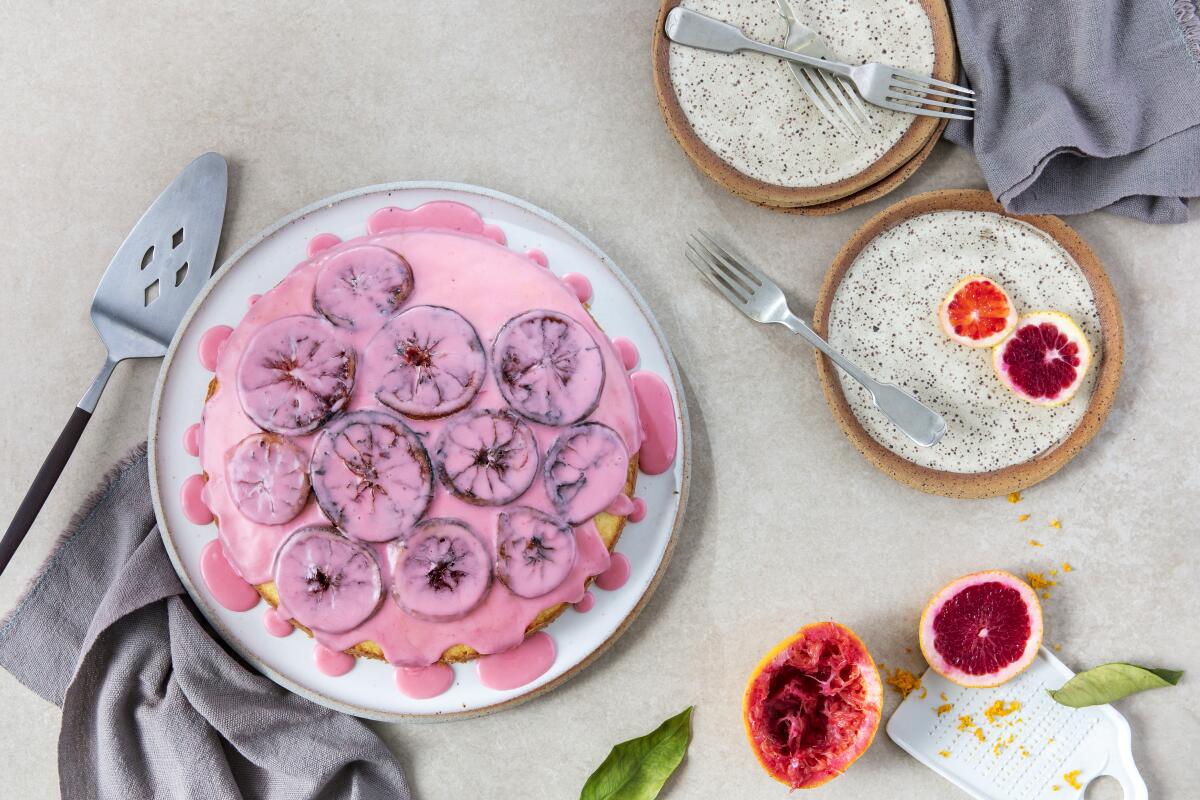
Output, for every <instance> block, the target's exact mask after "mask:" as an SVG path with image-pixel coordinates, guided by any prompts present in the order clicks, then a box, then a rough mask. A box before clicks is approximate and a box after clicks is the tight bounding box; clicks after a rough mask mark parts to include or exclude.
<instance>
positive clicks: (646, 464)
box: [629, 371, 675, 475]
mask: <svg viewBox="0 0 1200 800" xmlns="http://www.w3.org/2000/svg"><path fill="white" fill-rule="evenodd" d="M629 380H630V382H632V383H633V394H634V397H636V398H637V406H638V417H639V418H640V419H641V421H642V430H643V431H644V433H645V439H643V441H642V449H641V451H640V455H639V456H638V469H640V470H641V471H642V472H644V473H646V474H647V475H661V474H662V473H664V472H666V471H667V470H669V469H670V468H671V465H672V464H673V463H675V402H674V401H673V400H672V399H671V390H670V389H668V388H667V384H666V382H664V381H663V379H662V378H660V377H658V376H657V375H655V374H654V373H653V372H645V371H639V372H635V373H633V374H632V375H630V376H629Z"/></svg>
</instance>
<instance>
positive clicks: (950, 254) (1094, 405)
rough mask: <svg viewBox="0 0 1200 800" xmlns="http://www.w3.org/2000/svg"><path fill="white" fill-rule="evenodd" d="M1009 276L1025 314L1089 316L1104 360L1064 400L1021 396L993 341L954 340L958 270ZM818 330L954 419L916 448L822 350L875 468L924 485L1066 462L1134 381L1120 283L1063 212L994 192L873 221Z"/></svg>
mask: <svg viewBox="0 0 1200 800" xmlns="http://www.w3.org/2000/svg"><path fill="white" fill-rule="evenodd" d="M976 273H978V274H983V275H986V276H988V277H990V278H992V279H993V280H996V281H997V282H999V283H1000V284H1001V285H1002V286H1003V287H1004V288H1005V290H1006V291H1007V292H1008V294H1009V296H1010V297H1011V298H1012V301H1013V303H1014V305H1015V306H1016V309H1017V311H1018V312H1019V313H1021V314H1026V313H1029V312H1032V311H1040V310H1056V311H1062V312H1065V313H1067V314H1069V315H1070V316H1071V317H1073V318H1074V319H1075V321H1076V322H1078V323H1079V326H1080V328H1081V329H1082V330H1083V332H1084V335H1085V336H1086V338H1087V340H1088V343H1089V345H1090V346H1091V349H1092V353H1093V363H1092V366H1091V368H1090V369H1089V371H1088V373H1087V376H1086V378H1085V380H1084V383H1083V386H1082V387H1081V388H1080V390H1079V392H1078V393H1077V394H1076V395H1075V397H1074V398H1073V399H1072V400H1071V401H1070V402H1068V403H1066V404H1065V405H1062V406H1059V407H1057V408H1045V407H1042V406H1035V405H1033V404H1030V403H1027V402H1025V401H1024V400H1021V399H1020V398H1018V397H1017V396H1016V395H1015V394H1013V393H1012V392H1010V391H1009V390H1008V389H1007V388H1006V387H1005V386H1004V385H1003V384H1002V383H1001V382H1000V380H999V379H998V378H997V377H996V375H995V372H994V370H993V367H992V351H991V350H990V349H987V348H984V349H972V348H968V347H963V346H962V345H958V344H955V343H954V342H952V341H951V340H950V339H949V338H948V337H946V335H945V334H944V333H942V330H941V327H940V325H939V323H938V319H937V309H938V305H939V303H940V302H941V301H942V298H943V297H944V296H945V294H946V292H948V291H949V290H950V289H951V288H952V287H953V286H954V285H955V284H956V283H958V281H959V280H960V279H961V278H963V277H965V276H966V275H970V274H976ZM814 327H815V328H816V330H817V331H818V332H819V333H821V334H822V335H824V336H826V337H827V338H828V339H829V341H830V343H831V344H832V345H833V346H834V347H836V348H838V349H839V350H840V351H842V352H843V353H845V354H846V355H847V356H848V357H849V358H850V359H852V360H853V361H856V362H857V363H858V364H859V365H860V366H862V367H863V369H865V370H866V371H867V372H869V373H871V374H872V375H874V376H875V377H876V378H878V379H880V380H883V381H887V382H892V383H896V384H898V385H900V386H903V387H905V388H907V389H908V390H910V391H912V392H913V393H914V394H915V395H917V396H918V397H919V398H920V399H921V400H922V401H924V402H926V403H928V404H929V405H930V406H932V407H933V408H934V409H936V410H937V411H939V412H940V413H941V414H942V415H943V416H944V417H946V420H947V422H948V423H949V431H948V432H947V434H946V436H945V437H944V438H943V439H942V441H941V442H939V443H938V444H936V445H934V446H933V447H928V448H920V447H917V446H915V445H913V444H912V443H911V442H910V441H909V440H908V439H907V438H906V437H905V436H904V435H903V434H901V433H899V432H898V431H897V429H896V428H895V426H893V425H892V424H891V423H890V422H888V421H887V420H886V419H885V418H884V417H883V416H882V415H881V414H880V413H879V412H878V411H877V410H876V409H874V407H873V406H872V405H871V402H870V397H869V395H868V394H867V393H866V391H865V390H864V389H862V387H861V386H859V385H858V384H857V383H855V382H854V381H853V380H852V379H850V378H848V377H846V376H844V375H842V374H841V373H840V371H838V370H837V369H836V367H834V366H833V364H832V363H831V362H829V361H828V360H827V359H825V358H824V357H822V356H818V360H817V368H818V371H819V372H820V376H821V382H822V384H823V386H824V389H825V397H826V399H827V400H828V401H829V404H830V407H831V408H832V409H833V413H834V416H835V417H836V418H837V421H838V423H839V424H840V425H841V427H842V429H843V430H844V431H845V432H846V435H847V436H849V437H850V439H851V441H852V442H854V444H855V446H856V447H857V448H858V449H859V450H860V451H861V452H862V453H863V454H864V455H865V456H866V457H867V458H868V460H870V461H871V463H873V464H874V465H875V466H877V467H879V468H880V469H881V470H883V471H884V472H886V473H888V474H889V475H891V476H892V477H894V478H896V479H897V480H899V481H901V482H903V483H906V484H908V485H910V486H913V487H915V488H917V489H921V490H922V491H926V492H931V493H934V494H943V495H947V496H951V497H991V496H995V495H999V494H1006V493H1008V492H1012V491H1016V490H1019V489H1022V488H1025V487H1027V486H1030V485H1032V484H1034V483H1037V482H1038V481H1041V480H1044V479H1045V478H1047V477H1049V476H1050V475H1052V474H1054V473H1055V472H1056V471H1058V470H1059V469H1060V468H1061V467H1062V466H1063V465H1064V464H1065V463H1066V462H1067V461H1069V460H1070V459H1071V458H1072V457H1074V456H1075V454H1076V453H1078V452H1079V451H1080V450H1081V449H1082V448H1083V446H1084V445H1085V444H1087V443H1088V442H1089V441H1090V440H1091V438H1092V437H1093V436H1095V434H1096V432H1097V431H1098V430H1099V429H1100V426H1101V425H1102V424H1103V423H1104V419H1105V417H1107V415H1108V411H1109V408H1110V407H1111V406H1112V401H1113V398H1114V396H1115V394H1116V391H1117V384H1118V383H1119V381H1120V375H1121V363H1122V360H1123V352H1124V351H1123V339H1122V337H1123V334H1122V325H1121V314H1120V309H1119V307H1118V305H1117V299H1116V296H1115V294H1114V293H1113V289H1112V285H1111V284H1110V283H1109V280H1108V276H1107V275H1106V274H1105V272H1104V268H1103V267H1102V266H1101V264H1100V261H1099V260H1098V259H1097V258H1096V255H1095V254H1094V253H1093V252H1092V250H1091V249H1090V248H1089V247H1088V246H1087V244H1085V243H1084V241H1083V240H1082V239H1080V238H1079V236H1078V235H1077V234H1076V233H1075V232H1074V231H1072V230H1071V229H1070V228H1069V227H1068V226H1067V225H1066V224H1065V223H1064V222H1063V221H1062V220H1060V219H1058V218H1057V217H1052V216H1036V217H1018V216H1014V215H1011V214H1008V213H1006V212H1005V211H1004V210H1003V208H1001V207H1000V206H999V205H998V204H997V203H996V202H995V201H994V200H992V198H991V196H990V195H989V194H988V193H987V192H981V191H974V190H956V191H941V192H929V193H926V194H921V195H917V196H915V197H912V198H909V199H908V200H905V201H903V202H900V203H897V204H895V205H893V206H892V207H891V208H888V209H887V210H885V211H884V212H882V213H881V214H879V215H877V216H875V217H874V218H873V219H871V220H869V221H868V222H867V223H866V224H865V225H863V227H861V228H860V229H859V230H858V231H857V232H856V233H855V234H854V236H853V238H851V240H850V241H849V242H848V243H847V244H846V245H845V246H844V247H843V248H842V250H841V252H840V253H838V256H837V258H836V259H835V260H834V263H833V265H832V266H831V267H830V269H829V272H828V274H827V275H826V277H825V283H824V285H823V286H822V288H821V294H820V298H819V299H818V302H817V307H816V312H815V315H814Z"/></svg>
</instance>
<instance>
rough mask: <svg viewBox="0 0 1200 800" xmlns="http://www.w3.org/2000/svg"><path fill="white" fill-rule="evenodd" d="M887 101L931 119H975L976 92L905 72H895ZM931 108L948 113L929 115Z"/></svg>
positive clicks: (889, 85) (893, 72) (936, 112)
mask: <svg viewBox="0 0 1200 800" xmlns="http://www.w3.org/2000/svg"><path fill="white" fill-rule="evenodd" d="M933 98H938V99H933ZM886 99H887V100H889V101H891V102H892V103H895V104H896V105H899V106H903V107H904V108H902V109H900V110H913V111H916V110H917V109H921V113H924V114H927V115H929V116H935V117H947V118H950V119H966V120H969V119H973V118H974V115H975V92H974V91H972V90H971V89H968V88H966V87H964V86H957V85H955V84H953V83H947V82H946V81H940V80H938V79H936V78H931V77H929V76H926V75H918V74H916V73H914V72H907V71H905V70H893V71H892V74H891V80H890V81H888V92H887V95H886ZM947 100H950V101H953V102H946V101H947ZM960 104H961V105H960ZM929 106H932V107H933V108H936V109H945V111H930V110H928V107H929ZM954 112H958V113H954Z"/></svg>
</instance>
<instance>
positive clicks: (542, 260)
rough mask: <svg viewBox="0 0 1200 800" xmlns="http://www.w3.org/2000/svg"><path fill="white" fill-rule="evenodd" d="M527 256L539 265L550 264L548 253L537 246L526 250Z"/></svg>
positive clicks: (545, 265) (546, 265)
mask: <svg viewBox="0 0 1200 800" xmlns="http://www.w3.org/2000/svg"><path fill="white" fill-rule="evenodd" d="M525 257H526V258H528V259H529V260H530V261H532V262H533V263H535V264H537V265H538V266H539V267H548V266H550V259H549V258H547V257H546V253H545V252H544V251H542V250H539V249H538V248H536V247H531V248H529V249H528V250H526V251H525Z"/></svg>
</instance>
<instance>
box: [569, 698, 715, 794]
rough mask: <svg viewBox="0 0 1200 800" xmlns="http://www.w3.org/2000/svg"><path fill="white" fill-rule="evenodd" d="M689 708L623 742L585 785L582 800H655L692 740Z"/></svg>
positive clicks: (613, 750)
mask: <svg viewBox="0 0 1200 800" xmlns="http://www.w3.org/2000/svg"><path fill="white" fill-rule="evenodd" d="M693 707H694V706H688V707H687V708H685V709H684V710H683V711H680V712H679V713H678V714H676V715H675V716H673V717H671V718H670V719H669V720H667V721H666V722H664V723H663V724H662V725H659V726H658V727H657V728H655V729H654V730H652V731H651V732H650V733H647V734H646V735H645V736H639V737H638V738H636V739H630V740H629V741H627V742H621V743H620V744H619V745H617V746H616V747H614V748H613V749H612V752H610V753H609V754H608V758H606V759H604V763H602V764H601V765H600V766H599V767H597V768H596V771H595V772H593V773H592V774H591V777H589V778H588V779H587V783H585V784H584V785H583V791H582V792H580V793H579V800H654V798H656V797H658V793H659V791H660V790H662V787H663V784H664V783H666V782H667V778H669V777H671V773H673V772H674V771H675V768H676V767H678V766H679V763H680V762H681V761H683V754H684V753H686V752H687V747H688V742H690V741H691V739H692V726H691V721H692V708H693Z"/></svg>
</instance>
